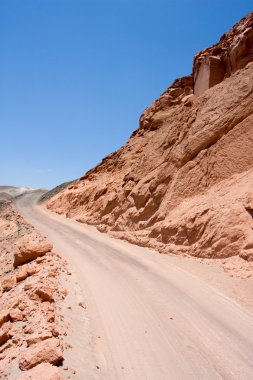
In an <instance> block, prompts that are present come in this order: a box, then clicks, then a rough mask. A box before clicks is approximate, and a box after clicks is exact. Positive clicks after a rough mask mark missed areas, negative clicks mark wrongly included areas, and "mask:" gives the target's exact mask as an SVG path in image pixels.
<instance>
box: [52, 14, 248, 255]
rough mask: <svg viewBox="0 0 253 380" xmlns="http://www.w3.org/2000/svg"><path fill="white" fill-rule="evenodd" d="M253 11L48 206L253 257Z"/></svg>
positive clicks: (144, 238) (175, 243) (182, 246)
mask: <svg viewBox="0 0 253 380" xmlns="http://www.w3.org/2000/svg"><path fill="white" fill-rule="evenodd" d="M252 61H253V13H250V14H249V15H248V16H247V17H245V18H244V19H242V20H241V21H240V22H239V23H238V24H236V25H235V26H234V27H233V28H232V29H231V31H229V32H228V33H226V34H225V35H224V36H222V38H221V40H220V41H219V42H218V43H217V44H216V45H214V46H212V47H211V48H208V49H205V50H204V51H202V52H200V53H199V54H197V55H196V56H195V58H194V65H193V73H192V74H191V75H189V76H187V77H183V78H180V79H177V80H176V81H175V82H174V83H173V84H172V86H170V87H169V89H168V90H167V91H165V92H164V93H163V94H162V95H161V96H160V98H159V99H157V100H156V101H154V102H153V103H152V104H151V106H150V107H148V108H147V109H146V110H145V111H144V112H143V114H142V115H141V117H140V125H139V128H138V129H137V130H136V131H135V132H134V133H133V134H132V136H131V138H130V139H129V141H128V142H127V144H126V145H125V146H124V147H122V148H120V149H119V150H118V151H117V152H115V153H112V154H110V155H109V156H107V157H106V158H105V159H103V160H102V162H101V163H100V164H99V165H98V166H96V167H95V168H94V169H92V170H90V171H89V172H87V173H86V174H85V175H84V176H83V177H81V178H80V179H79V180H77V181H75V182H73V183H71V184H70V185H69V186H68V187H67V188H65V189H64V190H63V191H61V192H59V193H58V194H56V195H55V196H54V197H53V198H51V199H50V200H49V201H48V202H47V207H48V208H50V209H51V210H53V211H55V212H58V213H60V214H65V215H66V216H67V217H70V218H74V219H76V220H78V221H80V222H84V223H88V224H93V225H96V226H97V228H98V229H99V230H101V231H104V232H110V233H111V234H112V235H114V236H116V237H118V238H123V239H127V240H129V241H130V242H133V243H136V244H139V245H143V246H149V247H153V248H155V249H158V250H159V251H160V252H168V253H176V254H190V255H193V256H198V257H208V258H224V257H229V256H236V255H238V256H240V257H242V258H243V259H244V260H248V261H250V260H253V233H252V228H253V190H252V188H253V186H252V185H253V154H252V151H253V137H252V136H253V85H252V83H253V62H252Z"/></svg>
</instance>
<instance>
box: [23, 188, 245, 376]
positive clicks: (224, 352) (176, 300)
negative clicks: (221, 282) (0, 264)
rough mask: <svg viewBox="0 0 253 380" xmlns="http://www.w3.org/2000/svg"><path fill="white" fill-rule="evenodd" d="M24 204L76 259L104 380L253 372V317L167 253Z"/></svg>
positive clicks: (32, 199) (29, 201) (26, 199)
mask: <svg viewBox="0 0 253 380" xmlns="http://www.w3.org/2000/svg"><path fill="white" fill-rule="evenodd" d="M37 198H38V194H37V193H30V194H26V195H24V196H22V197H20V198H19V199H18V201H17V204H18V207H19V209H20V210H21V212H22V213H23V215H24V216H25V217H26V218H27V220H28V221H29V222H31V223H32V224H34V225H35V227H37V228H38V229H39V230H40V231H41V232H42V233H44V234H46V235H47V236H48V237H49V239H50V240H51V241H52V242H53V243H54V246H55V248H56V249H57V250H58V251H59V252H61V254H62V255H64V256H65V257H66V258H67V260H69V261H70V262H71V263H72V266H73V267H74V269H75V272H76V275H77V277H78V282H79V285H80V286H81V287H82V288H83V289H84V292H85V293H86V295H87V299H88V311H89V315H90V319H91V323H92V324H91V326H92V333H93V350H94V351H95V353H96V357H97V365H98V367H99V368H98V377H97V378H98V379H102V378H104V379H107V380H112V379H113V380H124V379H125V380H144V379H145V380H185V379H187V380H188V379H201V380H202V379H205V380H207V379H235V380H238V379H240V380H247V379H249V380H251V379H252V378H253V318H252V316H251V315H250V314H248V313H247V312H246V311H244V310H243V309H242V308H241V307H240V306H239V305H237V304H236V303H234V302H233V301H231V300H229V299H228V298H226V297H225V296H223V295H222V294H221V293H219V292H218V291H217V290H216V289H214V288H213V287H211V286H210V285H208V283H206V282H204V281H203V280H201V279H200V278H198V277H197V276H194V275H192V274H191V273H188V272H187V271H184V270H182V269H180V268H179V267H177V266H174V265H172V264H171V262H170V260H168V257H166V256H165V255H159V254H157V253H155V252H153V251H151V250H149V249H146V248H141V247H137V246H134V245H130V244H128V243H126V242H123V241H119V240H115V239H112V238H110V237H108V236H107V235H104V234H101V233H99V232H97V231H96V230H95V229H94V228H92V227H89V226H85V225H82V224H79V223H77V222H75V221H73V220H69V219H65V218H63V217H61V216H58V215H55V214H53V213H50V212H48V211H46V210H44V209H42V208H41V207H39V206H37V205H36V201H37Z"/></svg>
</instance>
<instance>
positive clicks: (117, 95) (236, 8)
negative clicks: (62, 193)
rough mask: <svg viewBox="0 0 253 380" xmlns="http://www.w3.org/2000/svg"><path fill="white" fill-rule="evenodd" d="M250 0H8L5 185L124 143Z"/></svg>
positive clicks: (55, 179) (48, 182)
mask: <svg viewBox="0 0 253 380" xmlns="http://www.w3.org/2000/svg"><path fill="white" fill-rule="evenodd" d="M252 10H253V3H252V1H247V0H204V1H203V0H114V1H113V0H90V1H88V0H87V1H86V0H16V1H15V0H0V51H1V53H0V54H1V59H0V139H1V148H0V184H2V185H7V184H8V185H15V186H23V185H26V186H31V187H47V188H50V187H53V186H55V185H57V184H59V183H61V182H64V181H68V180H71V179H74V178H77V177H79V176H81V175H82V174H84V173H85V172H86V171H87V170H88V169H90V168H91V167H93V166H94V165H96V164H97V163H98V162H100V160H101V159H102V158H103V157H104V156H105V155H107V154H109V153H110V152H112V151H115V150H116V149H118V148H119V147H120V146H121V145H122V144H124V143H125V141H126V140H127V139H128V137H129V136H130V135H131V133H132V131H133V130H135V129H136V128H137V127H138V120H139V116H140V114H141V113H142V111H143V110H144V109H145V108H146V107H147V106H148V105H149V104H150V103H151V102H152V101H153V100H154V99H156V98H157V97H158V96H159V95H160V94H161V93H162V92H163V91H164V90H165V89H166V88H167V87H168V86H169V85H170V83H171V82H172V81H173V80H174V79H176V78H177V77H180V76H183V75H187V74H189V73H190V72H191V68H192V60H193V55H194V54H195V53H197V52H198V51H199V50H202V49H204V48H205V47H208V46H210V45H212V44H213V43H215V42H217V40H218V39H219V37H220V36H221V35H222V34H223V33H224V32H226V31H227V30H228V29H230V28H231V26H233V25H234V24H235V23H236V22H237V21H239V19H240V18H242V17H243V16H245V15H246V14H247V13H248V12H250V11H252Z"/></svg>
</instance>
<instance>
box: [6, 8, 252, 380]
mask: <svg viewBox="0 0 253 380" xmlns="http://www.w3.org/2000/svg"><path fill="white" fill-rule="evenodd" d="M252 83H253V13H249V14H248V15H247V16H246V17H244V18H243V19H242V20H241V21H239V22H238V23H237V24H236V25H235V26H234V27H233V28H232V29H231V30H230V31H228V32H227V33H225V34H224V35H223V36H222V37H221V39H220V41H219V42H217V43H216V44H214V45H213V46H211V47H209V48H206V49H205V50H203V51H201V52H199V53H198V54H196V55H195V56H194V58H193V68H192V72H191V73H190V74H189V75H187V76H185V77H182V78H178V79H176V80H175V81H174V82H173V83H172V85H171V86H170V87H169V88H168V89H167V90H166V91H165V92H164V93H163V94H162V95H161V96H160V97H159V98H158V99H157V100H155V101H154V102H153V103H152V104H151V105H150V106H149V107H147V108H146V109H145V110H144V112H143V113H142V115H141V116H140V120H139V126H138V128H137V129H136V130H135V131H134V132H133V133H132V135H131V137H130V138H129V140H128V141H127V143H126V144H125V145H124V146H123V147H121V148H120V149H119V150H117V151H116V152H114V153H111V154H110V155H109V156H107V157H105V158H104V159H103V160H102V162H101V163H100V164H98V165H97V166H96V167H95V168H93V169H91V170H89V171H88V172H87V173H85V174H84V175H83V176H81V177H80V178H78V179H77V180H73V181H70V182H66V183H64V184H59V186H57V187H56V188H54V189H52V190H51V191H46V190H41V189H31V188H27V187H12V186H7V185H6V186H0V279H1V286H0V296H1V297H0V378H1V379H2V378H3V379H9V380H34V379H35V380H62V379H76V380H84V379H89V380H100V379H103V380H105V379H106V380H114V379H115V380H121V379H122V380H132V379H133V380H134V379H135V380H136V379H138V380H177V379H180V380H181V379H183V380H188V379H189V380H190V379H210V380H212V379H228V380H238V379H240V380H241V379H242V380H251V379H252V378H253V296H252V295H253V190H252V188H253V155H252V152H253V133H252V132H253V87H252ZM119 122H120V121H119Z"/></svg>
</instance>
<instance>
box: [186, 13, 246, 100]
mask: <svg viewBox="0 0 253 380" xmlns="http://www.w3.org/2000/svg"><path fill="white" fill-rule="evenodd" d="M252 60H253V17H252V13H250V14H249V15H248V16H246V17H245V18H243V19H242V20H241V21H240V22H239V23H238V24H236V25H235V26H234V27H233V28H232V29H231V30H230V31H229V32H228V33H225V34H224V35H223V36H222V37H221V39H220V41H219V42H218V43H217V44H215V45H213V46H211V47H210V48H208V49H205V50H204V51H201V52H200V53H199V54H197V55H196V56H195V57H194V67H193V74H194V93H195V94H196V95H197V96H198V95H201V94H202V93H203V92H204V91H206V90H207V89H208V88H210V87H212V86H214V85H216V84H218V83H220V82H221V81H222V80H223V79H224V78H225V77H228V76H230V75H231V74H232V73H234V72H235V71H236V70H238V69H242V68H243V67H245V66H246V64H247V63H249V62H251V61H252Z"/></svg>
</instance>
